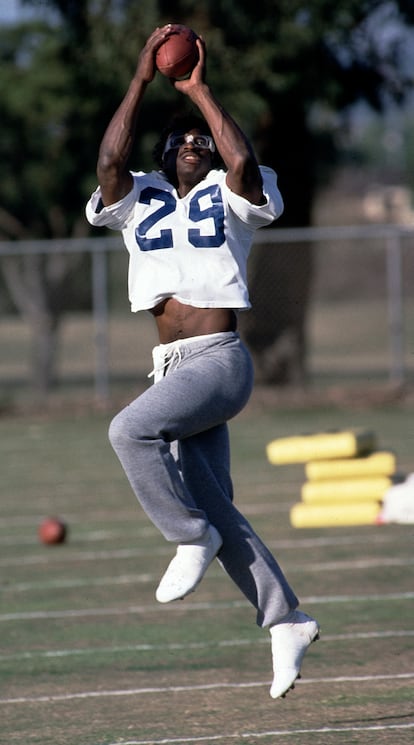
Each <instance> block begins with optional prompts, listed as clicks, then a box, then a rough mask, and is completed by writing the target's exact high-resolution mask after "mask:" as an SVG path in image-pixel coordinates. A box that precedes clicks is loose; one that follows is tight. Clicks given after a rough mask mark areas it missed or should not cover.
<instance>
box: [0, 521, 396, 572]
mask: <svg viewBox="0 0 414 745" xmlns="http://www.w3.org/2000/svg"><path fill="white" fill-rule="evenodd" d="M385 529H386V528H385V527H384V531H385ZM69 530H70V523H69ZM144 532H146V529H144ZM140 534H141V530H137V533H136V539H137V541H138V539H139V537H140ZM80 540H82V541H85V543H87V537H85V536H79V541H80ZM266 543H267V545H268V546H269V548H271V549H272V550H274V551H275V552H277V551H285V550H290V549H292V550H295V551H300V550H302V549H306V548H310V549H313V548H320V547H325V546H326V547H328V546H335V547H337V546H354V545H356V546H357V545H360V544H362V545H363V546H364V549H365V550H366V548H367V547H368V546H379V545H384V544H387V543H395V536H391V535H387V534H386V533H385V532H384V533H382V534H380V533H376V534H375V535H374V534H371V535H368V534H365V533H364V535H359V536H353V535H344V536H326V537H325V536H320V537H319V538H303V537H299V536H298V538H295V539H286V540H283V539H282V540H275V541H272V540H270V541H266ZM60 548H64V552H62V554H61V555H59V554H58V553H57V552H58V551H59V549H60ZM70 549H71V546H70V533H69V544H68V545H66V546H64V547H63V546H62V547H53V548H51V547H48V548H47V550H43V551H42V553H36V554H30V555H28V556H21V555H20V554H19V555H18V556H8V557H5V558H2V559H0V567H12V566H23V565H26V564H31V565H32V564H48V563H55V562H56V560H57V559H61V560H62V561H64V562H65V563H67V562H72V561H76V562H80V561H104V560H112V559H130V558H135V557H138V556H145V555H147V554H148V551H149V548H148V547H145V548H144V547H143V548H136V547H133V548H124V549H105V550H102V551H99V550H98V551H97V550H91V551H88V550H85V551H84V550H79V549H77V550H74V551H73V552H71V550H70ZM151 553H152V555H157V556H165V555H169V554H170V553H171V546H169V545H168V544H165V545H159V546H157V547H154V548H151Z"/></svg>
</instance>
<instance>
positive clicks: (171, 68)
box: [155, 23, 198, 78]
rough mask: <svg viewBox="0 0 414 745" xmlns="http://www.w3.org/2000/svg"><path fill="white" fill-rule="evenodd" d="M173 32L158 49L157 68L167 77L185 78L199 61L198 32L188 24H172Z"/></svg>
mask: <svg viewBox="0 0 414 745" xmlns="http://www.w3.org/2000/svg"><path fill="white" fill-rule="evenodd" d="M172 29H173V34H172V35H171V36H169V37H168V39H166V40H165V41H164V43H163V44H162V45H161V46H160V48H159V49H158V51H157V54H156V57H155V62H156V65H157V69H158V70H159V71H160V73H162V75H166V77H167V78H183V77H185V76H186V75H188V74H189V73H190V72H191V70H192V69H193V68H194V67H195V65H196V64H197V62H198V48H197V44H196V41H197V39H198V36H197V34H196V33H195V32H194V31H193V30H192V29H191V28H188V26H181V25H180V24H178V23H173V24H172Z"/></svg>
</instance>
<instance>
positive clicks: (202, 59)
mask: <svg viewBox="0 0 414 745" xmlns="http://www.w3.org/2000/svg"><path fill="white" fill-rule="evenodd" d="M196 44H197V47H198V62H197V64H196V66H195V67H194V68H193V70H192V72H191V75H190V77H189V78H186V79H185V80H175V79H174V78H172V79H171V83H172V85H173V86H174V88H175V90H176V91H179V92H180V93H184V94H185V95H187V96H190V97H191V92H192V91H193V90H194V89H196V88H198V87H199V86H200V85H203V84H204V82H205V76H206V45H205V42H204V40H203V39H202V38H201V37H198V39H197V41H196Z"/></svg>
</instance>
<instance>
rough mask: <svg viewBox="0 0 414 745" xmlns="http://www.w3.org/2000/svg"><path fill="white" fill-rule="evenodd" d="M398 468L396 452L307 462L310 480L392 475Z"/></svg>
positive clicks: (306, 469) (306, 470)
mask: <svg viewBox="0 0 414 745" xmlns="http://www.w3.org/2000/svg"><path fill="white" fill-rule="evenodd" d="M395 469H396V457H395V455H394V453H390V452H387V451H378V452H376V453H371V454H370V455H366V456H365V457H364V458H347V459H345V458H344V459H343V460H342V459H340V460H336V459H333V460H319V461H310V462H309V463H306V466H305V473H306V477H307V479H308V481H323V480H325V479H342V478H355V477H358V476H392V475H393V474H394V473H395Z"/></svg>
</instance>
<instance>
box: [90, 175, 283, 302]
mask: <svg viewBox="0 0 414 745" xmlns="http://www.w3.org/2000/svg"><path fill="white" fill-rule="evenodd" d="M260 170H261V174H262V178H263V191H264V194H265V196H266V203H265V204H263V205H254V204H251V203H250V202H248V201H247V200H246V199H244V198H243V197H240V196H239V195H238V194H235V193H234V192H232V191H231V190H230V189H229V187H228V186H227V184H226V173H225V171H222V170H211V171H210V172H209V173H208V175H207V176H206V178H205V179H204V180H203V181H201V182H200V183H198V184H197V185H196V186H194V188H193V189H192V190H191V191H190V192H189V193H188V194H187V195H186V196H185V197H183V198H180V197H179V196H178V193H177V191H176V189H175V187H174V186H173V185H172V184H171V183H170V182H169V181H168V179H167V178H166V176H165V175H164V174H163V173H162V172H161V171H152V172H150V173H144V172H142V171H139V172H136V173H135V172H133V173H132V176H133V179H134V185H133V188H132V190H131V191H130V192H129V194H127V195H126V196H125V197H124V198H123V199H121V200H120V201H119V202H117V203H116V204H112V205H109V206H108V207H102V202H101V201H100V194H101V192H100V188H99V187H98V189H97V190H96V191H95V192H94V193H93V194H92V196H91V198H90V200H89V202H88V204H87V206H86V216H87V219H88V221H89V222H90V223H91V224H92V225H95V226H106V227H108V228H111V229H113V230H120V231H122V234H123V239H124V242H125V246H126V248H127V249H128V252H129V257H130V258H129V273H128V289H129V299H130V302H131V310H132V311H139V310H150V309H151V308H154V307H155V306H156V305H158V303H160V302H161V301H162V300H164V299H166V298H168V297H173V298H175V299H176V300H178V301H180V302H181V303H184V304H186V305H192V306H195V307H197V308H232V309H234V310H243V309H247V308H249V307H250V301H249V296H248V290H247V277H246V273H247V258H248V255H249V252H250V248H251V244H252V241H253V235H254V232H255V230H256V229H257V228H260V227H262V226H264V225H269V224H270V223H271V222H273V220H275V219H276V218H278V217H279V216H280V215H281V213H282V211H283V202H282V197H281V195H280V192H279V189H278V187H277V176H276V174H275V172H274V171H273V170H272V169H271V168H266V167H263V166H261V167H260Z"/></svg>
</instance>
